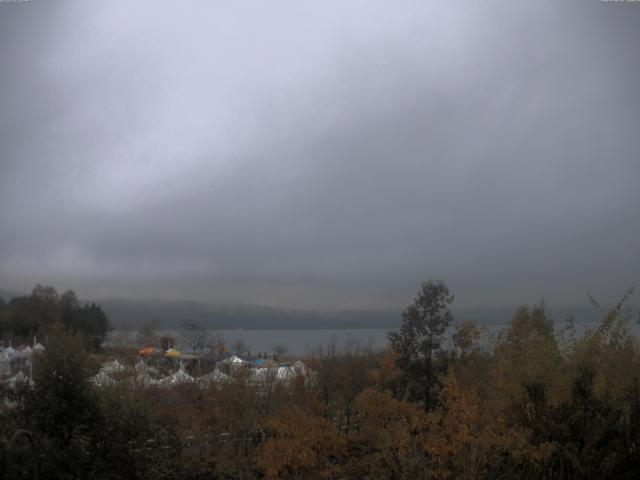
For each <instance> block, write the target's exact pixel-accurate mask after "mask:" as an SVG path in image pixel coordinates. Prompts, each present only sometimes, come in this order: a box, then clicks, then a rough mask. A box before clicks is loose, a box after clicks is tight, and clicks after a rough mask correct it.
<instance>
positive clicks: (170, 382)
mask: <svg viewBox="0 0 640 480" xmlns="http://www.w3.org/2000/svg"><path fill="white" fill-rule="evenodd" d="M193 382H194V379H193V377H192V376H191V375H189V374H188V373H187V372H185V371H184V370H183V369H182V368H180V370H178V371H177V372H176V373H174V374H173V375H169V376H168V377H164V378H163V379H162V380H159V381H158V385H160V386H162V387H174V386H176V385H182V384H185V383H193Z"/></svg>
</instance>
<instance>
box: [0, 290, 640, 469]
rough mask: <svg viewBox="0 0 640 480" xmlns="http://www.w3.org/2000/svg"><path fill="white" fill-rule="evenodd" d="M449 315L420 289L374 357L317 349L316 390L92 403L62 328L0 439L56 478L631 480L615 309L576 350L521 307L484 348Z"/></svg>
mask: <svg viewBox="0 0 640 480" xmlns="http://www.w3.org/2000/svg"><path fill="white" fill-rule="evenodd" d="M451 301H452V296H451V295H450V294H449V291H448V289H446V286H445V285H444V284H441V283H437V282H434V283H426V284H424V285H423V286H422V288H421V290H420V292H419V293H418V297H417V299H416V302H414V303H413V304H412V306H410V307H409V308H408V309H407V310H406V311H405V314H404V315H403V324H402V326H401V328H400V329H399V330H398V331H396V332H392V333H391V335H390V340H391V342H390V346H389V347H388V348H387V350H386V351H385V352H384V354H377V353H373V352H371V351H369V350H367V349H362V348H358V347H357V346H352V347H351V348H348V349H345V350H341V351H339V350H338V349H337V348H335V347H334V348H332V347H329V348H324V349H322V350H318V351H317V352H316V354H315V355H313V356H312V357H310V358H308V359H306V363H307V364H308V365H309V366H310V367H311V368H312V369H313V372H314V375H313V377H312V378H308V377H307V378H305V377H302V376H298V377H296V378H293V379H291V380H290V381H289V382H275V381H269V380H266V381H264V382H262V383H261V384H256V383H255V382H252V381H251V377H250V374H249V372H248V371H247V370H243V369H238V370H237V371H235V372H234V373H233V375H232V376H231V378H230V380H229V381H226V382H223V383H221V384H218V385H216V386H212V387H211V388H209V389H205V390H201V389H199V388H198V387H196V386H194V385H183V386H181V387H176V388H174V389H163V390H160V389H155V388H146V389H139V388H138V389H136V388H133V387H128V386H126V384H125V383H122V384H121V385H118V386H115V387H104V388H102V389H96V388H95V387H93V386H92V385H90V384H89V383H88V382H87V380H86V379H87V378H88V377H89V375H90V374H91V372H93V371H95V368H96V367H95V366H92V356H91V355H89V353H90V352H89V350H88V348H87V346H86V342H83V341H82V339H81V337H80V336H79V334H75V335H74V334H73V333H72V332H71V331H70V330H71V327H70V326H69V324H68V323H66V325H67V326H66V327H65V328H63V329H61V330H58V331H55V332H53V333H51V334H50V344H49V345H48V346H47V350H46V351H45V354H44V355H43V356H42V357H40V358H39V359H38V361H37V368H36V371H35V374H34V378H35V380H36V383H35V387H34V388H33V389H24V390H22V391H21V392H20V393H18V394H13V395H14V397H12V398H13V399H14V400H15V401H16V402H17V405H18V406H17V407H16V408H13V409H6V410H5V411H4V412H3V413H2V414H1V415H0V422H1V424H0V427H1V428H2V431H3V432H5V434H6V432H9V431H11V430H12V429H15V428H18V427H20V426H26V427H28V428H30V429H31V430H32V431H33V432H34V433H35V434H36V436H37V438H38V440H39V442H40V445H41V446H42V459H43V460H42V461H43V469H44V472H45V473H46V476H45V477H44V478H51V479H56V478H64V479H73V478H97V479H111V478H132V479H133V478H140V479H143V478H159V479H162V478H181V479H187V480H188V479H211V478H224V479H253V478H265V479H416V480H417V479H458V478H462V479H482V478H486V479H493V478H509V479H531V478H539V479H559V480H560V479H591V478H602V479H614V478H615V479H620V478H621V479H631V478H636V477H637V472H638V471H639V469H640V350H639V348H638V343H637V342H636V339H635V338H634V336H633V335H632V334H631V332H630V312H629V311H627V310H626V309H625V307H624V305H623V304H622V303H621V304H619V305H618V306H617V307H616V308H614V309H613V310H611V311H608V312H603V317H602V321H601V323H600V324H599V325H597V326H594V327H593V328H591V329H588V330H586V331H584V332H583V333H582V334H580V335H578V334H577V333H576V325H575V323H574V321H573V319H569V321H568V322H566V326H565V327H564V328H561V329H558V328H557V327H556V326H554V323H553V322H552V320H551V319H550V318H548V316H547V315H546V313H545V309H544V305H537V306H534V307H532V308H530V307H526V306H523V307H521V308H519V309H518V310H517V311H516V312H515V314H514V317H513V320H512V321H511V323H510V325H508V326H507V327H506V328H505V329H504V330H503V331H501V332H499V333H498V334H496V335H493V336H491V335H488V334H487V333H486V332H483V331H482V329H480V328H478V327H476V326H475V325H474V324H473V323H471V322H457V323H456V322H454V323H453V328H450V329H447V328H446V327H447V326H449V324H450V322H452V321H453V319H452V318H451V314H450V311H449V305H450V303H451ZM412 352H419V354H417V355H416V354H412ZM413 362H418V363H419V364H420V365H422V367H426V369H428V370H426V371H425V368H416V367H415V364H414V363H413ZM424 382H428V385H421V383H424ZM425 392H427V394H426V395H425ZM1 442H6V438H5V437H2V436H0V443H1ZM0 451H2V449H0Z"/></svg>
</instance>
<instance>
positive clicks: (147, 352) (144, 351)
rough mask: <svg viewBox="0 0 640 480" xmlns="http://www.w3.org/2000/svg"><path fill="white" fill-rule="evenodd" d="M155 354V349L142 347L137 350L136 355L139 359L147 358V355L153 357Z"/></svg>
mask: <svg viewBox="0 0 640 480" xmlns="http://www.w3.org/2000/svg"><path fill="white" fill-rule="evenodd" d="M154 353H156V349H155V348H153V347H144V348H141V349H140V350H138V355H140V356H141V357H148V356H149V355H153V354H154Z"/></svg>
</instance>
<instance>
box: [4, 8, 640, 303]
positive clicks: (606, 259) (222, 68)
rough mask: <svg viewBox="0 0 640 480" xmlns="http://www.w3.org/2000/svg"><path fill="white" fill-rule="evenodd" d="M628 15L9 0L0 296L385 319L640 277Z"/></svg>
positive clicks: (637, 148)
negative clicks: (50, 291) (257, 307)
mask: <svg viewBox="0 0 640 480" xmlns="http://www.w3.org/2000/svg"><path fill="white" fill-rule="evenodd" d="M638 25H640V6H638V5H636V4H635V3H627V4H620V3H602V2H600V1H587V2H584V1H576V2H551V1H549V2H527V3H526V4H525V3H524V2H515V3H514V2H481V3H479V2H445V3H442V2H433V3H431V2H422V1H415V2H410V1H407V2H393V3H389V2H371V1H351V2H318V3H316V4H313V5H312V4H309V3H304V2H302V3H301V2H296V1H285V2H278V5H277V7H276V5H274V4H273V3H271V2H249V3H238V2H206V1H202V2H198V1H193V2H178V3H176V2H172V3H169V2H166V3H165V2H150V1H136V2H130V1H114V0H111V1H108V2H80V1H78V2H63V1H60V2H44V1H37V0H33V1H31V2H24V3H0V61H1V65H2V68H0V85H1V87H2V88H1V89H0V286H1V287H4V288H10V289H29V288H30V287H31V286H33V284H35V283H36V282H43V283H50V284H54V285H56V286H58V287H59V288H75V289H76V290H77V291H78V292H79V294H80V295H82V296H84V297H90V296H91V297H105V296H131V297H169V298H189V299H199V300H212V301H230V302H247V303H262V304H267V305H274V306H293V307H311V308H389V307H392V308H394V307H397V306H402V305H404V304H406V303H407V301H409V300H410V299H411V298H412V297H413V295H414V293H415V290H416V289H417V286H418V283H419V282H420V281H421V280H424V279H427V278H442V279H444V280H446V281H447V282H448V283H449V285H450V286H451V288H452V290H454V291H455V292H456V294H457V299H458V303H459V304H461V305H468V306H487V305H503V304H514V303H519V302H523V301H524V302H533V301H536V300H537V299H539V298H541V297H545V298H547V299H548V300H549V301H550V302H555V303H562V304H567V303H574V302H583V299H584V294H585V292H586V291H587V290H588V291H591V292H593V293H594V294H596V296H598V297H599V298H601V299H602V300H603V301H605V302H607V301H614V300H615V299H617V297H619V296H620V295H621V294H622V293H623V292H624V290H625V289H626V288H627V287H628V286H629V285H631V284H634V283H635V284H638V283H639V282H638V280H639V279H640V277H639V272H640V255H638V248H639V245H640V209H639V208H638V205H640V193H639V192H640V190H639V189H638V181H639V180H640V135H638V131H639V130H638V127H639V126H640V94H639V91H638V85H640V61H639V57H638V49H637V45H638V42H639V41H640V30H638V28H637V27H638Z"/></svg>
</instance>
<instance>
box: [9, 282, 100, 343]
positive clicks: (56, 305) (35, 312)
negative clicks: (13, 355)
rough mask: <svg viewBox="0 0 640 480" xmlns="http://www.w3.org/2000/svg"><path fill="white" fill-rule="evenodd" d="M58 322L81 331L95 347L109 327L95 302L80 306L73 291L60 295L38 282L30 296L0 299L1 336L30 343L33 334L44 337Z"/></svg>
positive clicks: (74, 330) (70, 328) (74, 331)
mask: <svg viewBox="0 0 640 480" xmlns="http://www.w3.org/2000/svg"><path fill="white" fill-rule="evenodd" d="M57 324H62V325H63V326H64V327H65V328H67V329H68V330H69V331H70V332H71V333H74V334H75V333H77V334H80V335H81V336H82V338H84V339H85V340H86V341H87V343H88V345H89V346H90V347H92V348H94V349H97V348H99V347H100V344H101V343H102V342H103V341H104V339H105V337H106V335H107V332H108V331H109V328H110V325H109V319H108V317H107V316H106V314H105V313H104V312H103V310H102V308H100V306H99V305H96V304H95V303H90V304H89V303H87V304H84V305H81V304H80V301H79V300H78V297H77V296H76V294H75V292H74V291H73V290H68V291H66V292H64V293H63V294H62V295H59V294H58V292H57V291H56V290H55V289H54V288H53V287H43V286H42V285H37V286H36V287H35V288H34V289H33V291H32V292H31V295H28V296H22V297H14V298H12V299H11V300H10V301H8V302H4V301H0V338H3V339H6V338H8V339H9V340H12V339H13V340H15V341H16V343H20V342H25V343H31V340H32V339H33V337H34V336H38V337H40V338H41V339H42V338H44V337H46V335H47V334H48V331H49V329H51V328H53V327H54V326H55V325H57Z"/></svg>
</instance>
